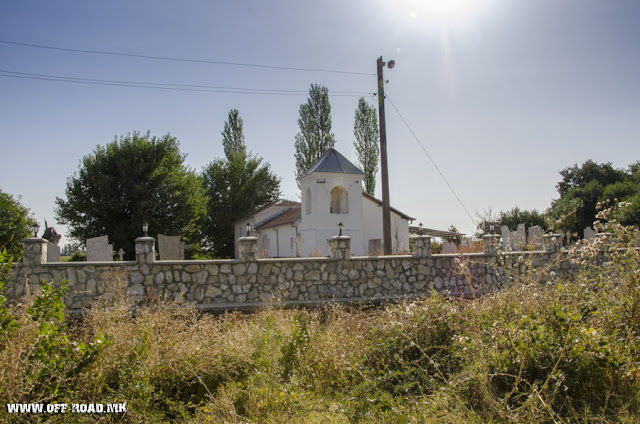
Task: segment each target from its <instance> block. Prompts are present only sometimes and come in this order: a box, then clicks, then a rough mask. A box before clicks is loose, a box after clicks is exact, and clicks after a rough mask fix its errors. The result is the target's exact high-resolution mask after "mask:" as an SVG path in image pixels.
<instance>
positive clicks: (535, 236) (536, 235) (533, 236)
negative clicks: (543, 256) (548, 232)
mask: <svg viewBox="0 0 640 424" xmlns="http://www.w3.org/2000/svg"><path fill="white" fill-rule="evenodd" d="M543 236H544V231H542V227H541V226H539V225H536V226H534V227H529V245H530V246H532V247H533V248H534V249H535V250H542V249H544V244H543V238H542V237H543Z"/></svg>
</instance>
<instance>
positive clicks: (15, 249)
mask: <svg viewBox="0 0 640 424" xmlns="http://www.w3.org/2000/svg"><path fill="white" fill-rule="evenodd" d="M29 215H30V212H29V209H27V208H26V207H24V206H23V205H22V203H20V198H17V199H14V197H13V196H12V195H10V194H8V193H5V192H3V191H2V190H0V251H2V249H3V248H4V249H6V251H7V254H8V255H9V256H11V257H13V259H14V260H16V261H19V260H21V259H22V240H24V239H25V238H27V237H32V236H33V232H32V231H33V230H32V227H33V223H34V220H33V219H32V218H31V217H30V216H29Z"/></svg>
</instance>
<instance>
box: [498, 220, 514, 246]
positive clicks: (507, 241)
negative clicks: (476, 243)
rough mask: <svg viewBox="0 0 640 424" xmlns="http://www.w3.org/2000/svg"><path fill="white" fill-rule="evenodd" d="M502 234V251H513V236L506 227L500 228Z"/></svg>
mask: <svg viewBox="0 0 640 424" xmlns="http://www.w3.org/2000/svg"><path fill="white" fill-rule="evenodd" d="M500 232H501V233H502V242H501V243H502V250H513V234H512V233H511V231H510V230H509V227H508V226H506V225H502V226H500Z"/></svg>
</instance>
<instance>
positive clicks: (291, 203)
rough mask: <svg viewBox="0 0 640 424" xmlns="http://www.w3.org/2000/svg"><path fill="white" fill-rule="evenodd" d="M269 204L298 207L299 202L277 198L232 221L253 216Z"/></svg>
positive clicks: (268, 206) (269, 205)
mask: <svg viewBox="0 0 640 424" xmlns="http://www.w3.org/2000/svg"><path fill="white" fill-rule="evenodd" d="M271 206H284V207H296V206H298V207H300V202H294V201H293V200H287V199H278V200H276V201H274V202H271V203H269V204H267V205H264V206H263V207H261V208H259V209H256V210H255V211H253V212H251V213H250V214H249V215H245V216H243V217H242V218H240V219H236V220H235V221H234V223H237V222H240V221H244V220H246V219H248V218H251V217H252V216H255V215H257V214H259V213H260V212H262V211H264V210H266V209H268V208H270V207H271Z"/></svg>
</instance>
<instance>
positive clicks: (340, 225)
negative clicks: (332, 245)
mask: <svg viewBox="0 0 640 424" xmlns="http://www.w3.org/2000/svg"><path fill="white" fill-rule="evenodd" d="M342 227H344V225H342V222H340V223H339V224H338V228H339V229H340V234H339V236H340V237H342Z"/></svg>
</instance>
